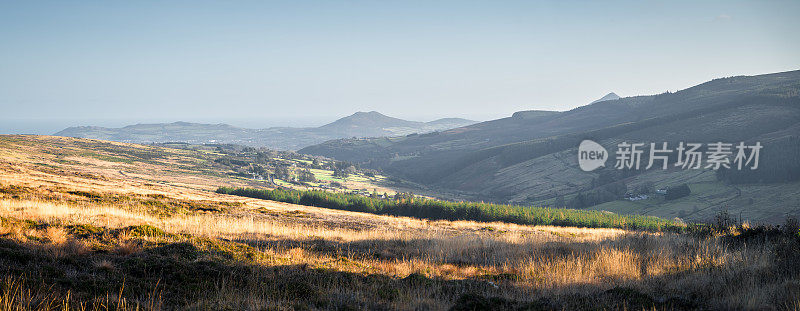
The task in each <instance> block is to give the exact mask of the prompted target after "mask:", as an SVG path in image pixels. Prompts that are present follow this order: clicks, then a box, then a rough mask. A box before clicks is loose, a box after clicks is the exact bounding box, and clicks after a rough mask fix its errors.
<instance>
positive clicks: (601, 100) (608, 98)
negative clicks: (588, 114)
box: [589, 92, 622, 105]
mask: <svg viewBox="0 0 800 311" xmlns="http://www.w3.org/2000/svg"><path fill="white" fill-rule="evenodd" d="M620 98H622V97H619V95H617V94H615V93H614V92H611V93H608V94H606V96H603V97H600V99H598V100H595V101H593V102H591V103H589V104H590V105H591V104H596V103H599V102H604V101H607V100H615V99H620Z"/></svg>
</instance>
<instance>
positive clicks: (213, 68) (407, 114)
mask: <svg viewBox="0 0 800 311" xmlns="http://www.w3.org/2000/svg"><path fill="white" fill-rule="evenodd" d="M799 15H800V1H757V2H755V1H754V2H749V1H747V2H744V1H664V2H652V1H629V2H628V1H626V2H605V1H602V2H601V1H552V2H549V1H519V2H517V1H465V0H460V1H418V2H417V1H281V2H271V1H197V0H193V1H97V2H93V1H83V2H78V1H2V2H0V122H6V121H3V120H10V119H13V120H14V122H17V123H19V122H22V123H24V122H26V121H27V120H31V122H33V121H35V120H34V119H39V120H40V121H41V120H48V119H74V120H124V121H120V122H129V121H130V120H133V121H136V120H141V121H146V120H163V121H177V120H184V121H193V120H194V121H205V122H214V121H217V122H232V120H250V121H247V122H250V123H248V124H247V125H249V126H252V127H258V126H255V125H256V124H259V123H260V122H261V121H260V120H264V121H263V123H264V124H263V127H266V126H271V125H274V123H276V122H278V121H277V120H280V119H283V120H295V119H296V120H306V121H303V122H311V123H313V122H316V121H313V122H312V121H309V120H333V119H335V118H338V117H341V116H345V115H349V114H351V113H353V112H355V111H369V110H378V111H380V112H383V113H385V114H387V115H391V116H397V117H403V118H408V119H417V120H430V119H434V118H437V117H449V116H454V117H467V118H473V119H482V120H485V119H490V118H496V117H502V116H508V115H510V114H511V113H512V112H514V111H518V110H527V109H552V110H566V109H570V108H574V107H576V106H580V105H584V104H586V103H588V102H590V101H592V100H594V99H596V98H599V97H601V96H603V95H605V94H606V93H608V92H611V91H614V92H616V93H618V94H620V95H622V96H631V95H639V94H654V93H661V92H664V91H666V90H673V91H674V90H678V89H682V88H686V87H689V86H692V85H695V84H698V83H701V82H704V81H707V80H710V79H713V78H717V77H723V76H732V75H742V74H745V75H752V74H761V73H770V72H778V71H787V70H797V69H800V35H799V34H798V29H800V18H798V16H799ZM254 120H255V121H254ZM81 122H84V121H81ZM85 122H88V121H85ZM242 122H244V121H242ZM319 122H322V121H319ZM101 123H102V122H101ZM215 123H216V122H215ZM233 123H235V122H233ZM8 124H11V123H8ZM31 124H33V123H31ZM240 124H241V122H240ZM283 125H285V124H283ZM0 128H2V124H0Z"/></svg>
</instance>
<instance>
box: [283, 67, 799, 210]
mask: <svg viewBox="0 0 800 311" xmlns="http://www.w3.org/2000/svg"><path fill="white" fill-rule="evenodd" d="M583 139H591V140H594V141H597V142H598V143H600V144H601V145H603V146H605V148H606V149H608V151H609V152H611V153H614V152H615V150H616V146H617V144H618V143H620V142H623V141H627V142H641V143H645V144H646V146H647V148H648V149H649V143H660V142H668V143H669V145H670V146H672V147H673V148H674V147H675V146H676V145H677V144H678V142H686V143H690V142H692V143H706V144H708V143H712V142H727V143H738V142H741V141H745V142H748V143H753V142H755V141H759V142H761V144H763V145H764V147H763V152H762V154H761V162H760V165H761V166H760V167H759V169H758V170H756V171H752V172H750V171H746V172H741V173H739V172H735V171H734V172H729V171H726V170H721V171H717V172H715V171H712V170H705V169H699V170H681V169H676V168H671V169H669V170H660V169H658V170H635V171H623V170H617V169H614V167H613V166H614V162H615V155H612V154H610V155H609V160H608V163H606V167H604V168H602V169H599V170H596V171H593V172H584V171H581V170H580V169H579V167H578V164H577V147H578V145H579V144H580V142H581V141H582V140H583ZM798 146H800V71H790V72H782V73H775V74H766V75H758V76H738V77H730V78H720V79H715V80H712V81H709V82H706V83H703V84H700V85H697V86H694V87H691V88H688V89H685V90H681V91H678V92H674V93H672V92H665V93H663V94H658V95H651V96H634V97H626V98H619V96H617V95H616V94H614V93H610V94H608V95H606V96H604V97H603V98H601V99H599V100H597V101H594V102H592V103H590V104H588V105H585V106H582V107H578V108H575V109H572V110H570V111H564V112H554V111H539V110H530V111H520V112H517V113H514V114H513V115H512V116H511V117H507V118H502V119H498V120H492V121H486V122H481V123H477V124H473V125H469V126H465V127H460V128H455V129H451V130H447V131H442V132H437V133H430V134H424V135H412V136H403V137H389V138H371V139H340V140H333V141H328V142H325V143H323V144H320V145H315V146H310V147H306V148H303V149H301V150H300V151H299V152H301V153H307V154H313V155H323V156H327V157H332V158H336V159H339V160H345V161H350V162H354V163H359V164H361V165H362V166H364V167H371V168H376V169H381V170H383V171H384V172H385V173H388V174H392V175H395V176H399V177H401V178H404V179H406V180H409V181H413V182H416V183H418V184H421V185H424V186H426V187H428V189H429V190H430V191H433V192H434V193H438V194H441V195H442V196H443V197H445V198H452V199H468V200H486V201H495V202H511V203H519V204H525V205H545V206H568V207H573V208H592V209H601V210H608V211H612V212H621V213H643V214H650V215H656V216H661V217H680V218H684V219H689V220H692V219H695V220H707V219H709V218H712V217H714V215H715V213H717V212H719V211H721V210H730V212H731V213H735V214H736V215H737V216H741V217H743V218H744V219H749V220H753V221H768V222H781V221H783V218H784V217H785V215H787V214H790V215H795V216H800V209H798V208H797V207H798V206H800V192H798V191H797V189H800V156H798V154H800V149H799V147H798ZM734 151H735V150H734ZM646 156H647V150H645V155H643V157H644V158H643V159H645V160H643V161H646ZM670 156H672V157H675V154H671V155H670ZM645 164H646V162H645ZM682 183H687V184H689V185H690V187H691V188H692V195H691V196H690V197H688V198H686V199H682V200H676V201H664V200H660V201H659V200H644V201H641V202H632V201H627V200H622V199H621V198H622V196H623V194H625V192H626V191H638V190H637V189H640V188H648V186H651V187H652V186H655V187H657V188H666V187H674V186H678V185H680V184H682ZM620 192H621V193H620Z"/></svg>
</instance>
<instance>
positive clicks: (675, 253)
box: [0, 200, 797, 308]
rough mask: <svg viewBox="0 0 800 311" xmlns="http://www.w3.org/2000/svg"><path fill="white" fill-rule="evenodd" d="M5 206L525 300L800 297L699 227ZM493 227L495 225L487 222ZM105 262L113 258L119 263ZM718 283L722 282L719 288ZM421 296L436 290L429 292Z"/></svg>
mask: <svg viewBox="0 0 800 311" xmlns="http://www.w3.org/2000/svg"><path fill="white" fill-rule="evenodd" d="M0 215H1V216H3V217H11V218H16V219H29V220H35V221H41V222H46V223H61V224H88V225H99V226H103V227H107V228H123V227H126V226H131V225H142V224H148V225H152V226H155V227H158V228H161V229H163V230H165V231H166V232H169V233H176V234H187V235H191V236H199V237H206V238H212V239H224V240H230V241H238V242H241V243H245V244H247V245H252V246H254V247H256V248H257V249H258V250H259V252H261V253H263V254H264V255H265V256H264V258H268V259H265V260H263V261H260V262H259V264H261V265H265V266H270V265H275V264H287V263H289V264H302V265H306V266H307V267H310V268H325V269H333V270H336V271H342V272H352V273H360V274H380V275H387V276H391V277H397V278H405V277H408V276H409V275H412V274H419V275H424V276H426V277H432V278H438V279H443V280H464V279H470V280H472V279H480V280H486V281H487V282H492V283H491V285H492V286H499V287H501V288H503V289H504V290H505V291H504V295H505V296H506V297H508V298H513V299H522V300H527V299H530V298H531V297H548V296H553V295H554V296H556V297H563V296H568V295H576V294H587V293H602V292H603V291H606V290H610V289H613V288H619V287H625V288H634V289H635V290H637V291H640V292H643V293H647V294H648V295H653V296H654V297H687V299H689V298H688V297H692V295H698V294H701V293H705V294H704V295H705V298H706V299H707V301H709V303H710V304H711V305H713V306H718V307H720V306H721V307H724V308H762V307H768V306H772V305H773V304H774V303H778V302H782V303H785V304H787V306H788V305H791V304H792V303H794V302H792V301H791V300H790V299H791V298H787V297H793V296H792V295H795V294H796V293H795V292H796V291H795V292H792V290H790V289H788V288H789V287H790V286H791V284H793V283H786V282H780V283H778V284H771V287H762V285H764V284H763V282H762V281H759V278H760V275H759V274H760V273H762V272H763V271H765V270H770V269H772V268H773V266H774V258H773V256H774V254H773V252H771V250H770V249H769V248H768V246H765V245H755V246H753V247H748V246H745V247H731V246H730V245H728V244H726V243H723V242H722V241H721V240H720V237H718V236H710V237H706V238H697V237H692V236H687V235H677V234H669V233H644V232H626V231H622V230H613V229H586V228H557V227H543V228H542V227H528V226H519V225H509V224H502V223H493V224H485V223H484V224H482V223H476V222H467V221H458V222H447V221H436V222H429V221H422V220H415V219H408V218H393V217H379V216H371V217H376V218H381V221H383V222H386V223H388V224H390V225H387V226H382V227H377V228H366V229H365V228H358V229H353V228H346V227H337V226H336V224H329V225H328V226H324V225H309V224H307V223H302V222H291V221H277V220H274V219H267V218H264V217H258V216H257V215H251V216H242V215H231V214H199V215H175V216H171V217H161V218H159V217H154V216H151V215H148V214H146V213H143V212H137V211H131V210H125V209H121V208H117V207H114V206H93V205H69V204H60V203H52V202H37V201H19V200H0ZM488 227H491V228H493V229H492V230H485V228H488ZM481 229H484V230H481ZM2 230H4V232H9V231H13V230H14V229H13V228H2ZM34 231H35V230H34ZM7 235H10V236H14V237H17V238H18V239H20V241H24V240H25V238H24V237H25V236H35V235H40V236H43V237H46V238H47V240H48V241H50V243H52V246H51V247H52V248H51V250H50V251H51V252H52V253H53V255H54V256H55V257H59V258H64V257H68V256H75V255H77V254H84V253H86V252H87V247H86V246H85V245H84V244H83V243H82V242H79V241H77V240H74V239H69V238H68V237H66V233H65V231H64V230H63V229H58V228H53V227H50V228H47V229H46V230H45V231H44V232H28V233H13V234H12V233H8V234H7ZM19 237H22V238H19ZM178 240H180V239H178ZM178 240H176V241H175V242H177V241H178ZM140 251H141V246H139V245H138V244H136V242H133V241H131V239H129V238H127V237H125V236H124V235H122V236H120V237H119V238H118V241H117V242H116V246H115V248H114V252H115V253H116V254H120V255H131V254H135V253H137V252H140ZM96 265H97V266H98V267H101V268H102V269H106V270H113V265H112V264H110V263H105V264H103V263H101V264H96ZM730 278H744V279H743V280H740V281H739V283H737V284H738V285H732V284H726V281H725V280H728V279H730ZM790 282H797V281H796V280H791V281H790ZM784 283H786V284H784ZM709 289H713V290H714V291H713V292H708V290H709ZM787 290H788V292H787ZM418 298H419V299H429V297H425V295H422V296H421V297H418ZM781 299H789V300H785V301H784V300H781ZM795 299H796V298H795Z"/></svg>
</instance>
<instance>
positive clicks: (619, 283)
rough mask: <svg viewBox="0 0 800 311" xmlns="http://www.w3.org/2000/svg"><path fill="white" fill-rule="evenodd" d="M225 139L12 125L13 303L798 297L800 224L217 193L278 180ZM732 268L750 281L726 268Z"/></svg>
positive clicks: (451, 303)
mask: <svg viewBox="0 0 800 311" xmlns="http://www.w3.org/2000/svg"><path fill="white" fill-rule="evenodd" d="M221 156H224V155H223V154H217V153H215V152H213V151H207V150H185V149H171V148H164V147H157V146H141V145H134V144H124V143H116V142H105V141H96V140H85V139H74V138H64V137H47V136H19V135H17V136H8V135H0V270H2V271H3V280H4V282H3V283H2V284H0V294H2V295H0V297H2V302H3V305H4V306H13V309H14V310H38V309H49V310H50V309H52V310H55V309H58V310H64V309H70V310H73V309H74V310H84V309H93V310H106V309H114V310H141V309H146V310H175V309H229V310H244V309H280V308H290V309H428V310H445V309H451V308H452V309H455V310H473V309H536V310H564V309H586V308H600V309H614V310H619V309H636V310H638V309H669V310H676V309H764V308H768V307H770V306H774V305H786V306H790V305H797V303H798V301H797V296H796V295H797V294H798V293H797V292H796V286H794V285H795V284H797V279H796V277H795V276H796V275H797V272H798V271H797V267H798V266H797V265H796V264H794V263H796V262H797V260H798V258H797V256H796V255H797V254H800V249H798V248H797V247H798V245H800V244H798V241H800V240H798V236H797V234H798V233H797V231H796V229H793V230H794V231H791V229H790V230H784V231H780V230H776V229H775V228H770V227H755V228H748V227H744V226H731V227H727V225H723V226H710V227H702V226H701V227H697V228H695V229H692V230H696V231H693V233H691V234H678V233H669V232H657V233H649V232H640V231H627V230H620V229H591V228H570V227H553V226H526V225H513V224H508V223H503V222H492V223H485V222H474V221H463V220H462V221H446V220H439V221H432V220H427V219H416V218H408V217H391V216H380V215H374V214H369V213H359V212H350V211H343V210H333V209H326V208H319V207H313V206H309V204H306V205H300V204H289V203H280V202H276V201H270V200H261V199H254V198H244V197H239V196H231V195H224V194H219V193H215V192H214V191H212V190H214V189H216V188H217V187H219V186H228V187H230V186H234V187H261V186H263V181H254V180H250V179H244V178H237V177H231V176H230V175H229V174H226V173H225V171H224V169H222V168H221V167H218V166H216V165H215V164H214V163H216V161H215V160H216V159H218V158H219V157H221ZM300 203H303V202H302V200H301V202H300ZM303 204H305V203H303ZM723 224H726V223H723ZM686 228H687V229H690V228H692V227H686ZM795 228H796V227H795ZM745 243H746V245H747V247H743V246H744V245H745ZM687 254H689V256H687ZM764 273H769V275H771V277H769V278H764V277H763V275H764ZM734 277H735V278H736V279H737V280H740V282H734V283H731V282H727V281H726V280H730V279H732V278H734ZM708 284H716V285H715V290H714V291H709V290H708ZM9 309H10V307H9Z"/></svg>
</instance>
